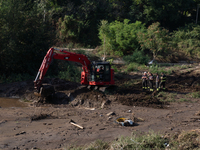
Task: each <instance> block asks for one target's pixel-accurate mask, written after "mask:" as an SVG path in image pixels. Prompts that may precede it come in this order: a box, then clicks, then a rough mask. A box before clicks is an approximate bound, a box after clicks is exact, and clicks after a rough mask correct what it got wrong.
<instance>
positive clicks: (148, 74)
mask: <svg viewBox="0 0 200 150" xmlns="http://www.w3.org/2000/svg"><path fill="white" fill-rule="evenodd" d="M150 75H151V73H150V72H149V71H148V73H147V79H148V80H149V76H150ZM147 86H148V89H150V83H149V82H147Z"/></svg>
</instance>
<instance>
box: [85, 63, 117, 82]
mask: <svg viewBox="0 0 200 150" xmlns="http://www.w3.org/2000/svg"><path fill="white" fill-rule="evenodd" d="M113 77H114V70H113V69H111V66H110V63H109V62H93V63H92V64H91V70H90V76H89V85H111V84H114V80H113Z"/></svg>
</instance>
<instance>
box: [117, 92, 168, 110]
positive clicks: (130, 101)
mask: <svg viewBox="0 0 200 150" xmlns="http://www.w3.org/2000/svg"><path fill="white" fill-rule="evenodd" d="M145 94H146V93H145V92H142V93H141V94H128V95H123V96H121V95H119V96H118V98H117V99H118V101H119V102H121V103H122V104H123V105H128V106H142V107H153V108H164V105H166V103H164V102H161V101H160V100H159V99H157V98H156V97H153V96H151V95H145Z"/></svg>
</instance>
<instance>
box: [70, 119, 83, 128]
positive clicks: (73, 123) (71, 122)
mask: <svg viewBox="0 0 200 150" xmlns="http://www.w3.org/2000/svg"><path fill="white" fill-rule="evenodd" d="M69 123H70V124H72V125H74V126H76V127H78V128H80V129H83V127H82V126H80V125H78V124H76V123H75V122H74V121H73V120H71V121H70V122H69Z"/></svg>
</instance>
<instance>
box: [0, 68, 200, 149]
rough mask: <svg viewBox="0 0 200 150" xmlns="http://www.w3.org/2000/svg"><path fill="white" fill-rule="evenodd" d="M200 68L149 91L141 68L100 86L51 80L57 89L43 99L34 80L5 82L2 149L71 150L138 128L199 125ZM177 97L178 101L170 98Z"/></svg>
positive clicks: (171, 129) (1, 89)
mask: <svg viewBox="0 0 200 150" xmlns="http://www.w3.org/2000/svg"><path fill="white" fill-rule="evenodd" d="M199 71H200V68H199V66H195V67H193V68H189V69H185V70H182V71H179V72H174V74H173V75H170V76H168V80H167V91H166V92H164V93H163V92H159V93H157V92H154V93H151V92H148V91H147V92H143V91H142V88H141V80H140V77H141V73H137V74H132V75H131V74H130V75H116V77H115V81H116V86H115V87H112V88H108V89H103V88H102V89H100V90H99V91H97V90H89V89H88V88H86V87H84V86H81V85H80V84H79V83H73V82H69V81H64V80H60V79H45V80H44V83H45V84H51V85H54V88H55V90H56V92H55V94H54V95H52V96H49V97H48V98H43V99H41V98H39V97H36V96H35V95H34V94H33V92H34V89H33V82H32V81H24V82H16V83H10V84H0V97H2V98H0V149H31V148H35V149H65V148H66V149H67V148H68V147H69V146H70V145H87V144H90V143H91V142H93V141H95V140H98V139H100V140H104V141H112V140H115V139H117V138H118V137H119V136H130V135H131V134H133V132H135V131H139V132H148V131H149V130H153V131H155V132H160V133H162V134H163V135H170V134H176V133H179V132H181V131H182V130H191V129H196V128H198V127H199V123H200V122H199V121H200V116H199V113H198V111H199V106H200V102H199V98H198V97H193V96H192V95H190V94H192V93H194V92H197V91H199V89H200V78H199V77H200V72H199ZM102 91H104V92H102ZM163 94H166V95H163ZM172 96H173V98H172V99H174V100H173V101H169V100H168V97H172ZM6 97H9V98H15V99H7V98H6ZM19 101H20V102H19ZM110 112H113V113H112V114H110V115H108V114H109V113H110ZM119 117H126V118H128V119H131V120H133V121H134V126H121V125H119V124H117V123H116V119H117V118H119ZM71 121H73V122H75V123H77V124H78V125H80V126H82V127H83V129H81V128H78V127H76V126H74V125H72V124H71V123H70V122H71Z"/></svg>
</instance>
